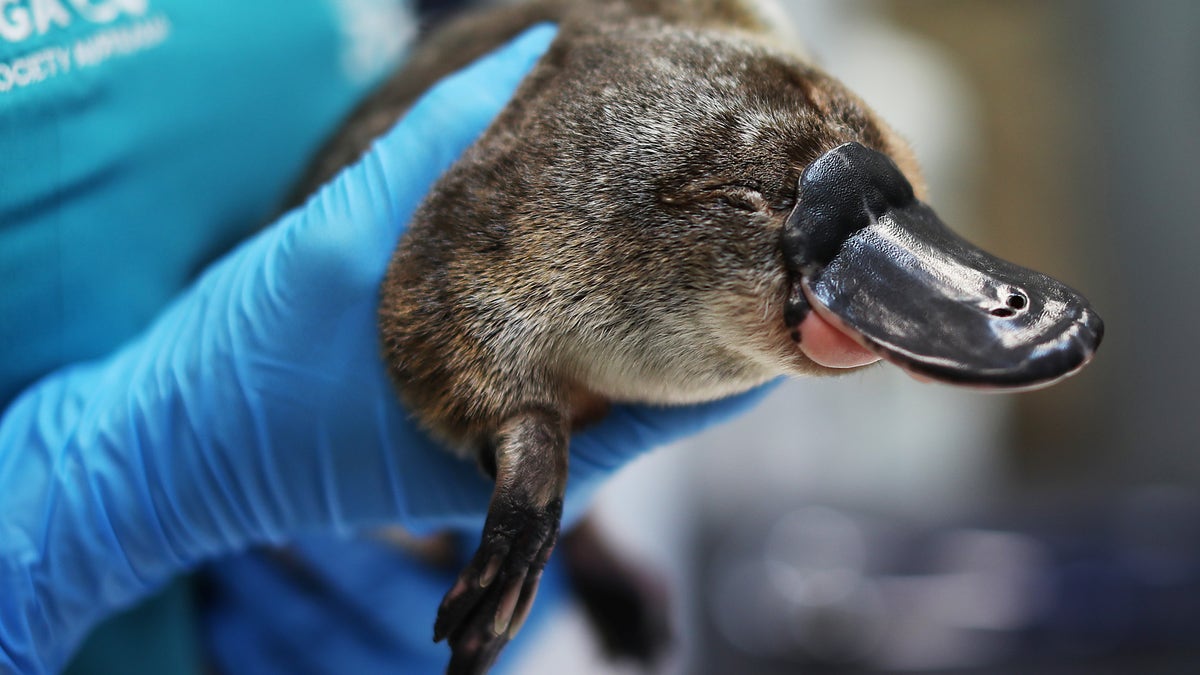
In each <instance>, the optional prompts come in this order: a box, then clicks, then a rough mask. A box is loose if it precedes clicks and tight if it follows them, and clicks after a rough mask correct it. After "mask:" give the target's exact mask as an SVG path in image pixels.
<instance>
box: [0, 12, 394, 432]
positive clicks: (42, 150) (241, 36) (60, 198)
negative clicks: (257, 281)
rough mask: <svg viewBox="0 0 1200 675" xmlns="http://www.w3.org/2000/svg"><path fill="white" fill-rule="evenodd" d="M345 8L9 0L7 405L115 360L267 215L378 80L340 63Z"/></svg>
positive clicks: (3, 310) (1, 363)
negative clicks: (61, 374)
mask: <svg viewBox="0 0 1200 675" xmlns="http://www.w3.org/2000/svg"><path fill="white" fill-rule="evenodd" d="M345 4H355V3H345ZM357 4H362V2H361V0H360V2H359V3H357ZM367 4H372V3H370V2H369V1H368V2H367ZM374 4H378V3H374ZM76 6H80V7H84V8H88V9H89V11H88V12H81V11H80V10H78V9H76ZM338 6H339V5H338V3H337V2H333V1H326V0H255V2H239V1H237V0H88V2H82V1H81V0H78V1H74V2H70V1H68V0H49V2H45V1H43V2H33V3H30V2H28V0H25V1H20V0H18V1H17V2H5V3H0V7H2V8H3V9H2V10H0V64H3V65H0V163H2V164H0V167H2V169H0V279H2V280H3V284H4V286H3V292H0V317H2V320H0V409H2V408H4V407H5V406H6V405H7V403H8V402H9V401H11V400H12V398H13V396H15V394H16V393H17V392H18V391H20V390H21V389H23V388H25V387H27V386H28V385H29V384H30V383H31V382H32V381H33V380H34V379H36V378H38V377H40V376H41V375H43V374H45V373H48V372H50V371H52V370H54V369H56V368H58V367H60V366H62V365H64V364H67V363H73V362H77V361H80V360H83V359H88V358H93V357H96V356H100V355H103V354H107V353H109V352H111V351H112V350H113V349H114V348H115V347H116V346H117V345H119V344H121V343H122V342H124V341H125V340H127V339H129V338H130V337H131V336H132V335H134V334H135V333H136V332H137V331H139V330H141V329H142V328H144V327H145V326H146V325H147V324H148V323H149V321H150V320H151V318H153V317H154V315H155V314H157V313H158V312H159V311H161V309H162V307H163V306H164V305H165V304H166V303H167V301H168V300H169V299H170V298H171V297H172V296H173V295H175V294H176V293H178V292H179V290H180V289H181V288H183V286H184V285H185V284H186V283H187V282H188V281H189V280H190V279H191V278H193V277H194V275H195V274H196V273H197V272H198V271H199V270H200V269H201V268H202V267H203V266H204V264H205V263H207V262H208V261H210V260H212V259H213V258H214V257H215V256H216V255H218V254H219V253H221V252H223V251H225V250H227V249H229V248H230V246H231V245H232V244H233V243H235V242H237V241H238V240H240V239H242V238H244V237H245V236H246V235H247V234H248V233H250V232H252V231H253V230H255V229H256V228H258V227H261V226H262V225H264V224H265V223H266V222H267V219H268V218H269V217H270V216H271V215H273V213H274V211H275V209H277V208H278V207H279V205H280V200H281V199H282V196H283V193H284V191H285V190H286V188H287V186H288V185H289V184H290V183H291V182H292V181H293V180H294V179H295V177H296V175H297V174H298V172H299V171H300V169H301V168H302V166H303V163H304V160H305V158H307V157H309V156H311V155H312V153H313V152H314V150H315V148H316V147H317V146H318V144H319V143H320V142H321V141H322V140H323V138H324V137H325V135H326V134H327V133H329V131H330V129H331V127H332V126H333V125H334V124H336V122H337V121H338V120H339V119H340V118H341V117H342V115H344V114H345V112H346V110H347V108H348V107H349V106H350V105H351V103H352V102H353V101H354V100H356V99H357V98H358V97H359V96H361V95H362V94H363V92H364V91H365V89H366V87H368V86H370V85H371V84H372V83H373V82H374V80H375V79H376V78H377V77H378V74H379V70H378V67H377V68H376V69H375V72H371V70H370V68H369V67H361V68H358V69H357V70H352V69H349V68H347V67H346V66H345V65H344V63H345V62H346V60H347V59H349V58H350V56H349V55H350V54H352V53H353V52H352V51H351V50H353V49H354V48H355V46H354V45H353V44H351V42H350V40H351V38H349V37H347V35H348V32H349V31H351V30H355V29H357V28H356V27H351V26H344V24H343V23H342V22H343V21H344V20H346V19H344V17H342V16H340V14H339V11H338V9H337V8H338ZM32 7H40V8H43V9H42V10H41V11H40V12H37V13H33V12H31V8H32ZM44 8H51V9H49V10H47V9H44ZM105 9H107V10H110V11H102V10H105ZM383 16H386V15H383ZM89 17H90V19H91V20H89ZM26 23H28V26H27V29H26V30H21V28H22V26H24V25H25V24H26ZM39 24H42V25H43V27H44V30H39ZM5 26H8V28H7V29H5V28H4V27H5ZM407 30H408V28H406V27H405V26H403V25H402V26H398V27H397V30H396V33H397V34H400V35H403V34H405V32H406V31H407ZM6 35H7V36H8V37H14V36H15V37H21V36H24V37H22V39H19V40H11V39H7V37H6ZM381 51H382V52H384V53H386V51H387V50H386V49H382V50H381ZM47 54H49V55H50V56H53V57H54V58H53V59H52V60H47V57H45V56H43V57H42V58H37V59H35V58H32V57H35V56H38V55H47ZM64 54H65V55H66V56H65V57H64V56H63V55H64ZM393 56H394V54H393ZM60 57H61V58H65V59H66V61H67V64H68V65H66V66H65V67H64V66H63V65H61V64H60V63H59V59H60ZM22 62H23V64H24V67H21V66H22ZM31 63H35V64H37V65H36V66H31V65H30V64H31ZM53 64H58V65H53ZM379 65H380V66H386V65H387V64H386V62H383V59H381V63H380V64H379ZM52 67H53V69H54V70H53V71H52V70H51V68H52ZM31 71H34V72H32V73H31ZM39 77H40V78H41V79H37V78H39ZM22 80H28V82H27V83H26V84H24V85H21V84H18V82H20V81H22Z"/></svg>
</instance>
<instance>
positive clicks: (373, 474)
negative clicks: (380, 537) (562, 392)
mask: <svg viewBox="0 0 1200 675" xmlns="http://www.w3.org/2000/svg"><path fill="white" fill-rule="evenodd" d="M553 34H554V29H553V28H550V27H547V26H541V27H536V28H534V29H532V30H530V31H528V32H527V33H525V34H524V35H522V36H521V37H519V38H518V39H517V40H515V41H514V43H513V44H511V45H509V46H508V47H506V48H504V49H502V50H500V51H499V52H497V53H496V54H493V55H491V56H489V57H487V58H485V59H483V60H481V61H480V62H479V63H477V64H475V65H474V66H472V67H470V68H468V69H466V70H465V71H463V72H461V73H459V74H457V75H455V76H453V77H451V78H448V79H447V80H446V81H445V82H443V83H442V84H440V85H438V86H437V87H436V88H434V89H433V90H432V91H431V92H430V93H429V94H428V95H427V96H425V97H424V98H423V99H422V100H421V101H420V102H419V103H418V104H417V105H416V106H415V107H414V108H413V109H412V111H411V112H410V113H409V114H408V115H407V116H406V117H405V119H404V120H403V121H402V122H401V123H400V124H398V125H397V126H396V127H395V128H394V129H393V130H392V131H391V132H389V133H388V134H387V135H386V136H385V137H383V138H382V139H381V140H379V141H378V142H377V144H376V145H375V147H374V148H373V149H372V151H371V152H369V153H368V154H367V155H366V156H365V157H364V158H363V159H362V160H361V161H360V162H359V163H358V164H356V165H354V166H353V167H350V168H348V169H347V170H346V171H345V172H343V173H342V174H341V175H340V176H339V177H338V178H337V179H336V180H335V181H334V182H332V183H331V184H330V185H328V186H326V187H325V188H323V189H322V190H321V191H320V192H319V193H318V194H317V195H315V196H314V197H313V198H312V199H311V200H310V201H309V202H308V203H307V204H306V205H305V206H304V207H302V208H301V209H298V210H297V211H295V212H293V213H290V214H289V215H287V216H285V217H284V218H283V219H282V220H281V221H280V222H279V223H276V224H275V225H274V226H272V227H271V228H269V229H267V230H265V231H263V232H262V233H261V234H260V235H259V236H256V237H254V238H253V239H251V240H249V241H247V242H246V243H245V244H243V245H242V246H240V247H239V248H238V249H236V250H235V251H233V252H232V253H231V254H230V255H228V256H226V257H225V258H224V259H223V260H221V261H220V262H219V263H217V264H216V265H214V266H213V267H212V268H211V269H209V270H208V271H207V272H206V273H205V274H204V275H203V276H202V277H201V278H200V279H199V280H198V281H197V283H195V284H194V285H193V286H192V287H191V288H190V289H189V290H188V291H187V292H185V293H184V294H183V295H182V296H181V297H179V298H178V299H177V300H176V301H175V302H174V303H173V304H172V306H170V307H169V308H168V309H167V310H166V311H165V312H164V313H163V314H162V315H161V316H160V317H159V319H158V320H157V321H156V322H155V323H154V324H153V325H152V326H151V327H150V328H149V329H148V330H147V331H146V332H145V333H144V334H143V335H142V336H141V337H140V338H138V339H137V340H135V341H133V342H132V343H131V344H129V345H127V346H126V347H125V348H123V349H122V350H120V351H119V352H117V353H116V354H114V355H112V356H111V357H110V358H107V359H105V360H103V361H100V362H96V363H90V364H85V365H80V366H77V367H74V368H69V369H65V370H63V371H61V372H59V373H56V374H54V375H52V376H50V377H48V378H47V379H45V380H43V381H41V382H40V383H38V384H37V385H35V386H34V387H32V388H31V389H30V390H28V391H26V392H25V393H24V394H23V395H22V396H21V397H20V398H19V399H18V400H17V401H16V402H14V403H13V405H12V406H11V407H10V408H9V410H8V411H7V412H6V413H5V415H4V418H3V420H2V421H0V672H20V673H40V672H45V671H52V670H56V669H57V668H58V667H60V666H61V664H62V663H63V662H64V661H65V659H66V657H67V656H68V655H69V654H70V652H71V650H72V649H73V648H74V647H75V646H76V645H77V644H78V643H79V641H80V640H81V638H82V637H83V635H84V634H85V633H86V631H87V630H88V629H89V628H90V627H91V626H92V625H93V624H95V623H96V622H98V621H99V620H100V619H102V618H104V617H105V616H107V615H109V614H111V613H112V612H114V611H115V610H117V609H120V608H122V607H125V606H127V605H129V604H131V603H133V602H134V601H136V600H137V599H139V598H140V597H143V596H144V595H146V594H147V593H149V592H151V591H153V590H154V589H156V588H157V587H158V586H160V585H161V584H162V583H163V582H165V581H166V580H167V579H169V578H170V577H171V576H173V575H175V574H177V573H179V572H181V571H184V570H187V569H190V568H192V567H194V566H195V565H197V564H198V563H199V562H201V561H204V560H206V559H211V558H214V557H216V556H220V555H223V554H228V553H230V552H234V551H238V550H241V549H244V548H246V547H249V546H251V545H254V544H261V543H271V542H282V541H284V540H287V539H289V538H290V537H293V536H296V535H299V534H303V533H317V532H348V531H351V530H354V529H357V528H361V527H366V526H373V525H378V524H382V523H394V524H399V525H401V526H404V527H406V528H408V529H410V530H413V531H429V530H433V529H439V528H445V527H449V526H465V527H470V528H473V529H475V530H476V531H478V528H480V527H481V525H482V522H483V518H484V514H485V512H486V508H487V503H488V497H489V495H490V492H491V486H490V485H489V483H488V482H487V481H486V480H485V479H484V478H482V477H481V476H480V474H479V472H478V471H477V470H476V469H475V467H474V466H472V465H471V464H470V463H468V462H463V461H461V460H458V459H455V458H454V457H452V456H451V455H449V454H448V453H445V452H443V451H441V450H439V449H437V448H436V447H435V446H434V445H433V444H432V442H431V441H429V440H428V439H427V438H426V437H425V436H424V435H423V434H422V432H420V431H419V430H418V429H417V428H416V427H415V426H414V425H413V424H412V422H411V421H410V419H409V417H408V415H407V414H406V413H405V411H404V410H403V409H402V408H401V407H400V405H399V404H398V403H397V401H396V397H395V395H394V393H393V390H392V387H391V384H390V383H389V382H388V380H387V376H386V374H385V371H384V367H383V364H382V362H381V360H380V357H379V346H378V343H377V337H376V327H375V306H376V303H377V293H378V284H379V282H380V280H381V278H382V276H383V273H384V269H385V267H386V265H387V262H388V260H389V257H390V255H391V251H392V249H393V248H394V246H395V244H396V241H397V239H398V237H399V234H400V232H401V230H402V228H403V225H404V223H406V222H407V221H408V220H409V218H410V216H411V215H412V213H413V211H414V209H415V208H416V206H417V205H418V203H419V202H420V200H421V198H422V196H423V195H424V194H425V192H426V191H427V190H428V189H429V187H430V185H431V184H432V183H433V181H434V180H435V179H436V178H437V177H438V176H439V175H440V174H441V173H442V172H443V171H444V170H445V169H446V168H447V167H448V166H449V165H450V163H451V162H452V161H453V160H454V159H455V158H456V157H458V155H459V154H460V153H461V152H462V150H463V149H464V148H465V147H466V146H467V145H468V144H469V143H470V142H471V141H472V140H473V139H474V138H475V137H476V136H477V135H478V134H479V133H480V132H481V131H482V129H483V128H484V127H485V126H486V125H487V123H488V122H489V121H490V120H491V118H492V117H493V116H494V115H495V114H496V113H497V112H498V111H499V110H500V108H501V107H502V106H503V105H504V104H505V103H506V101H507V100H508V98H509V97H510V96H511V94H512V92H513V91H514V89H515V87H516V85H517V83H518V82H519V80H520V79H521V77H522V76H523V75H524V74H525V72H527V70H528V69H529V68H530V67H531V65H532V64H533V63H534V61H535V60H536V59H537V58H538V57H539V56H540V55H541V53H542V52H543V51H544V50H545V48H546V47H547V45H548V44H549V42H550V40H551V39H552V37H553ZM165 226H169V224H164V227H165ZM760 396H761V391H759V392H755V393H752V394H749V395H745V396H742V397H738V398H735V399H732V400H727V401H723V402H720V403H716V404H712V405H707V406H701V407H694V408H677V409H669V410H668V409H662V410H650V409H647V408H635V407H630V408H622V409H617V410H615V411H613V413H612V414H611V415H610V416H609V417H608V419H606V420H605V421H604V422H603V423H601V424H599V425H597V426H596V427H594V428H592V429H590V430H588V431H587V432H586V433H584V434H581V435H579V436H578V437H576V438H575V439H573V447H572V465H571V484H570V486H569V488H568V500H569V503H568V510H569V511H570V512H576V513H577V512H578V511H579V510H580V508H581V507H580V506H579V505H580V503H581V501H582V500H585V499H586V498H587V496H588V495H589V494H590V493H591V491H592V490H593V489H594V486H595V485H596V484H597V483H598V482H599V481H600V479H602V478H603V477H605V476H606V475H608V474H610V473H611V472H612V471H613V470H615V469H616V468H617V467H619V466H621V465H622V464H623V463H625V462H627V461H628V460H629V459H630V458H632V457H634V456H635V455H637V454H638V453H640V452H642V451H644V450H646V449H648V448H650V447H653V446H655V445H659V444H662V443H665V442H669V441H671V440H674V439H676V438H678V437H680V436H682V435H684V434H687V433H691V432H694V431H696V430H699V429H701V428H703V427H705V426H708V425H709V424H712V423H714V422H717V421H719V420H722V419H725V418H727V417H729V416H731V415H733V414H735V413H737V412H738V411H740V410H742V409H744V408H746V407H747V406H749V405H751V404H752V403H753V402H754V401H755V400H756V399H757V398H758V397H760Z"/></svg>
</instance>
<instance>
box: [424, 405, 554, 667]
mask: <svg viewBox="0 0 1200 675" xmlns="http://www.w3.org/2000/svg"><path fill="white" fill-rule="evenodd" d="M493 447H494V448H495V468H496V490H495V492H494V493H493V494H492V503H491V506H490V507H489V508H488V517H487V522H486V523H485V524H484V528H483V538H482V541H481V542H480V544H479V549H478V550H477V551H476V552H475V557H474V558H472V560H471V562H470V564H468V565H467V567H466V569H464V570H463V571H462V573H461V574H460V575H459V577H458V581H456V582H455V584H454V587H453V588H451V589H450V592H449V593H447V594H446V597H445V598H444V599H443V600H442V605H441V607H440V608H439V609H438V615H437V621H436V622H435V623H434V628H433V639H434V640H435V641H439V642H440V641H441V640H443V639H444V640H446V641H447V642H448V643H449V645H450V651H451V657H450V666H449V667H448V668H447V670H446V673H447V675H481V674H482V673H486V672H487V670H488V669H489V668H490V667H491V665H492V663H493V662H494V661H495V660H496V657H497V656H498V655H499V653H500V650H501V649H503V648H504V645H506V644H508V642H509V640H511V639H512V638H513V636H514V635H516V634H517V631H519V630H520V629H521V626H522V625H523V624H524V622H525V619H526V617H528V616H529V610H530V608H531V607H532V605H533V598H534V596H535V595H536V594H537V588H538V583H539V581H541V577H542V570H543V569H544V568H545V566H546V561H547V560H549V558H550V552H551V551H552V550H554V544H555V542H556V541H557V540H558V530H559V524H560V522H561V520H562V497H563V491H564V489H565V487H566V475H567V471H566V462H567V460H566V457H567V432H566V428H565V425H564V424H562V422H561V421H560V417H559V416H557V415H555V414H553V413H549V412H546V411H534V412H530V413H527V414H524V415H521V416H519V417H516V418H514V419H512V420H511V421H510V422H509V423H507V424H505V425H504V426H503V427H502V428H501V430H500V432H499V433H497V435H496V437H495V440H494V443H493Z"/></svg>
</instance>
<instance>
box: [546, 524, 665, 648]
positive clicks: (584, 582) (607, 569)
mask: <svg viewBox="0 0 1200 675" xmlns="http://www.w3.org/2000/svg"><path fill="white" fill-rule="evenodd" d="M562 555H563V556H564V562H565V563H566V568H567V575H568V577H569V578H570V580H571V588H572V590H574V591H575V594H576V596H577V597H578V598H579V601H580V603H581V604H582V605H583V609H584V611H585V612H586V613H587V617H588V619H589V620H590V621H591V624H592V627H593V628H595V630H596V632H597V633H598V634H599V636H600V642H601V645H602V646H603V647H604V652H605V654H606V655H607V656H608V657H609V658H610V659H614V660H622V659H632V660H634V661H636V662H638V663H640V664H642V665H644V666H647V667H649V666H653V665H654V664H655V662H657V661H658V659H659V658H660V657H661V656H662V655H663V654H664V653H665V652H666V650H667V648H668V647H670V646H671V642H672V631H671V620H670V603H669V600H668V593H667V584H666V582H665V581H663V580H662V579H661V578H660V577H659V576H658V575H656V574H654V571H653V570H651V569H648V568H646V567H645V566H643V565H640V564H638V563H637V562H636V561H632V560H629V559H628V558H627V557H626V556H624V555H622V553H621V552H620V551H619V550H618V549H617V547H615V546H614V545H613V544H612V542H611V541H609V540H608V538H606V537H605V536H604V532H603V531H602V530H601V528H600V527H599V525H598V524H597V523H596V519H595V518H594V517H592V516H587V517H585V518H584V519H583V520H581V521H579V523H577V524H576V525H575V526H574V527H572V528H571V529H570V530H568V531H567V532H565V533H563V537H562Z"/></svg>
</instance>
